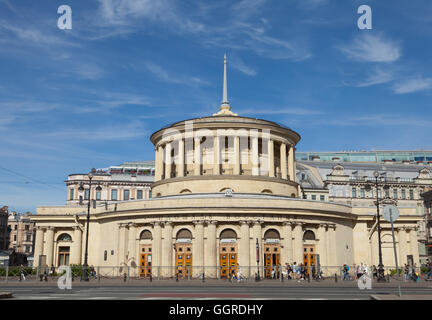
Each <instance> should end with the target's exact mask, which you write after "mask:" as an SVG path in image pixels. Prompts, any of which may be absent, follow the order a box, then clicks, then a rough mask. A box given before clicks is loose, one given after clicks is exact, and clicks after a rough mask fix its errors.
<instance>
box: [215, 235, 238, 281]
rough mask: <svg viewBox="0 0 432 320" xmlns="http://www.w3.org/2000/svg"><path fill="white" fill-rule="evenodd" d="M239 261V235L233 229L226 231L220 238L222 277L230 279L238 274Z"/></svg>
mask: <svg viewBox="0 0 432 320" xmlns="http://www.w3.org/2000/svg"><path fill="white" fill-rule="evenodd" d="M237 261H238V252H237V233H236V232H235V231H234V230H232V229H225V230H223V231H222V232H221V234H220V236H219V265H220V277H221V278H228V277H232V276H233V275H234V274H236V273H237V266H238V263H237Z"/></svg>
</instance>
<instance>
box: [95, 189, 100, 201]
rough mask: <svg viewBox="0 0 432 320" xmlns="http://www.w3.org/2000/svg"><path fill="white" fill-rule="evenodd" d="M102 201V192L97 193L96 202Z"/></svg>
mask: <svg viewBox="0 0 432 320" xmlns="http://www.w3.org/2000/svg"><path fill="white" fill-rule="evenodd" d="M100 199H101V192H100V191H96V200H100Z"/></svg>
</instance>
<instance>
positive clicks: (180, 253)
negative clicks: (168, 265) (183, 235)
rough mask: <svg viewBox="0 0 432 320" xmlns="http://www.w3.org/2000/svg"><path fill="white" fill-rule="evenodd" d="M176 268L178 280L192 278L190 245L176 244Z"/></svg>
mask: <svg viewBox="0 0 432 320" xmlns="http://www.w3.org/2000/svg"><path fill="white" fill-rule="evenodd" d="M176 267H177V274H178V277H179V278H188V277H191V276H192V244H191V243H177V244H176Z"/></svg>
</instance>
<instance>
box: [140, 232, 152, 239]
mask: <svg viewBox="0 0 432 320" xmlns="http://www.w3.org/2000/svg"><path fill="white" fill-rule="evenodd" d="M140 239H141V240H148V239H149V240H151V239H153V237H152V233H151V232H150V231H149V230H143V231H142V232H141V234H140Z"/></svg>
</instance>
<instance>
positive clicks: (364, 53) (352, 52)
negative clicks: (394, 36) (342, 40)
mask: <svg viewBox="0 0 432 320" xmlns="http://www.w3.org/2000/svg"><path fill="white" fill-rule="evenodd" d="M338 49H339V50H340V51H341V52H342V53H344V54H345V55H346V56H347V57H348V58H349V59H352V60H356V61H362V62H394V61H397V60H399V58H400V57H401V55H402V53H401V46H400V44H399V43H398V42H396V41H391V40H388V39H385V38H384V37H383V36H382V35H379V34H371V33H362V34H361V35H359V36H357V37H356V38H355V39H354V40H353V41H352V42H351V43H349V44H346V45H341V46H339V47H338Z"/></svg>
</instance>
